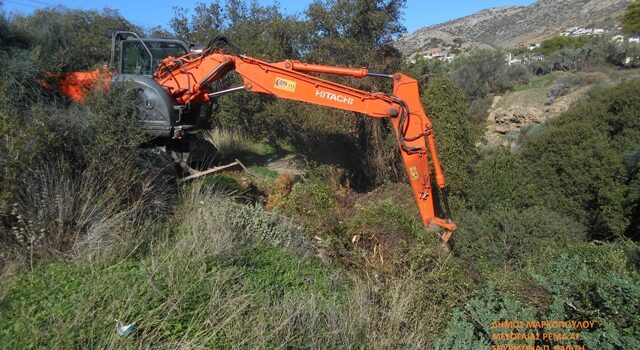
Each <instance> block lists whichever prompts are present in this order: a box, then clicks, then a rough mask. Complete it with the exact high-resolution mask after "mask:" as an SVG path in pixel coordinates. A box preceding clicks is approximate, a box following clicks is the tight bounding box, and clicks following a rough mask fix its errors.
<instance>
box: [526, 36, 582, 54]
mask: <svg viewBox="0 0 640 350" xmlns="http://www.w3.org/2000/svg"><path fill="white" fill-rule="evenodd" d="M588 41H589V38H588V37H586V36H579V37H573V36H554V37H553V38H550V39H547V40H544V41H543V42H542V43H540V47H539V48H537V49H535V52H537V53H540V54H542V55H545V56H549V55H552V54H553V53H555V52H557V51H559V50H561V49H567V48H569V49H577V48H580V47H582V46H584V45H585V44H587V42H588Z"/></svg>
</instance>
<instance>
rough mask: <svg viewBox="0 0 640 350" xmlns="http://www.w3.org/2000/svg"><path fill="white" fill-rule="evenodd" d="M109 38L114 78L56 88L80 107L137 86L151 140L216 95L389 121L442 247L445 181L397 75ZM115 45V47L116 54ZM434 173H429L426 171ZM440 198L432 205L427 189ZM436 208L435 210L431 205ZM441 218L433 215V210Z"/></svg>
mask: <svg viewBox="0 0 640 350" xmlns="http://www.w3.org/2000/svg"><path fill="white" fill-rule="evenodd" d="M111 36H112V63H113V61H114V55H115V54H114V53H115V52H116V51H118V52H119V62H118V63H117V65H115V66H117V73H113V72H111V71H110V70H108V69H106V68H105V69H104V70H97V71H94V72H85V73H83V72H75V73H71V74H69V75H67V76H65V77H63V78H62V79H61V80H60V89H61V91H62V92H63V93H64V94H65V95H67V96H68V97H69V98H70V99H71V100H73V101H76V102H79V103H81V102H82V100H83V99H84V97H85V95H86V94H87V93H88V91H89V90H92V89H94V88H95V87H96V86H100V85H102V86H103V87H105V88H108V87H109V86H111V85H113V84H117V83H121V82H132V83H134V84H136V88H137V89H138V95H139V98H140V104H139V106H138V116H137V118H138V120H139V121H141V122H142V123H143V124H144V125H145V126H146V129H147V131H148V133H149V134H150V135H152V136H154V137H156V138H158V139H164V140H174V141H175V140H181V139H185V138H186V137H188V135H189V134H190V133H192V132H193V131H194V130H197V129H198V121H197V120H198V117H199V116H200V115H201V114H202V111H203V110H204V109H206V106H208V105H210V104H211V102H212V101H213V100H215V99H216V98H217V97H218V96H221V95H225V94H230V93H234V92H240V91H245V92H251V93H260V94H269V95H273V96H277V97H279V98H284V99H289V100H296V101H301V102H306V103H311V104H316V105H322V106H327V107H333V108H338V109H342V110H347V111H353V112H358V113H362V114H365V115H367V116H369V117H373V118H388V119H390V120H391V124H392V125H393V129H394V131H395V135H396V140H397V142H398V145H399V149H400V152H401V154H402V159H403V161H404V165H405V167H406V170H407V175H408V178H409V182H410V184H411V187H412V189H413V194H414V197H415V200H416V202H417V204H418V207H419V209H420V215H421V217H422V222H423V223H424V225H425V226H426V227H427V228H432V227H433V226H434V225H435V226H437V227H440V228H441V229H442V230H443V231H442V232H443V233H442V234H441V235H440V237H441V239H442V241H444V242H445V243H446V242H447V241H448V240H449V238H450V237H451V235H452V233H453V231H454V230H455V229H456V225H455V224H454V223H453V222H452V220H451V216H450V210H449V205H448V202H447V196H446V182H445V177H444V174H443V171H442V166H441V164H440V160H439V158H438V153H437V151H436V142H435V137H434V133H433V126H432V124H431V121H430V120H429V117H428V116H427V114H426V113H425V111H424V109H423V108H422V105H421V103H420V96H419V91H418V82H417V81H416V80H415V79H413V78H411V77H409V76H406V75H404V74H402V73H395V74H386V73H374V72H369V71H368V70H367V68H343V67H333V66H324V65H316V64H309V63H304V62H300V61H295V60H286V61H282V62H265V61H262V60H259V59H256V58H252V57H249V56H247V55H244V54H242V53H241V52H240V51H239V50H238V49H237V48H236V47H235V46H233V44H231V43H230V42H229V41H228V40H227V39H226V38H224V37H217V38H215V39H213V40H211V41H210V42H209V44H208V45H207V46H206V47H204V48H202V49H199V50H191V51H188V50H189V48H188V46H187V44H186V43H182V42H180V41H172V40H167V39H164V40H163V39H141V38H140V37H138V36H137V35H136V34H135V33H132V32H125V31H118V32H113V33H112V34H111ZM116 42H118V43H119V46H118V47H116ZM230 72H235V73H237V74H238V75H239V76H240V77H241V78H242V84H241V85H239V86H236V87H231V88H224V89H220V90H216V89H214V88H213V87H214V86H216V85H217V84H214V83H215V82H217V81H220V80H221V79H223V77H225V76H226V75H227V74H229V73H230ZM309 73H321V74H325V75H340V76H349V77H355V78H364V77H380V78H386V79H391V80H392V81H393V93H392V94H385V93H374V92H366V91H362V90H358V89H355V88H351V87H348V86H345V85H342V84H338V83H336V82H332V81H329V80H325V79H321V78H319V77H316V76H313V75H310V74H309ZM432 168H433V173H432V171H431V169H432ZM432 174H435V186H436V187H437V191H438V192H439V196H438V197H439V199H437V198H436V197H435V196H434V195H435V193H434V192H435V191H434V184H433V183H432ZM439 202H440V203H441V204H442V206H440V205H438V204H439ZM440 207H441V208H442V210H441V211H443V212H444V215H442V216H438V215H437V214H436V208H440Z"/></svg>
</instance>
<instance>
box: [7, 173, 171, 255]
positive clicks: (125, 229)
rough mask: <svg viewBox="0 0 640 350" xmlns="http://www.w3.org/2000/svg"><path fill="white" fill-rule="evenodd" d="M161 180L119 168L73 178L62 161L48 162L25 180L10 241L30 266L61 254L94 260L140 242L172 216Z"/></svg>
mask: <svg viewBox="0 0 640 350" xmlns="http://www.w3.org/2000/svg"><path fill="white" fill-rule="evenodd" d="M155 180H156V179H155V178H153V177H147V176H144V175H142V174H139V173H137V172H136V171H134V170H133V169H131V167H118V166H117V165H116V164H112V168H111V169H103V168H102V169H101V168H95V167H90V168H88V169H86V170H85V171H83V172H82V173H80V174H73V171H72V170H71V169H69V168H68V167H66V166H65V165H64V164H62V163H61V162H44V163H42V165H41V166H40V167H38V168H36V169H32V170H31V171H30V173H29V174H26V176H24V178H23V180H22V184H21V186H20V190H19V192H18V193H17V196H16V202H15V203H14V205H13V209H12V213H11V215H12V217H13V227H12V229H11V233H10V234H9V235H10V236H9V237H4V240H5V241H8V242H9V243H13V245H14V247H16V249H19V250H20V249H22V250H23V251H25V253H26V254H28V256H29V259H28V260H29V261H30V262H31V261H32V260H33V259H34V258H38V257H48V256H55V255H63V256H66V257H73V258H80V257H82V258H87V259H91V258H93V257H94V256H96V255H97V254H99V253H101V252H104V251H106V250H108V248H109V247H111V246H113V245H114V244H120V243H121V242H128V241H131V240H133V241H135V237H136V236H137V235H138V234H139V233H141V232H145V231H147V230H148V229H149V228H150V226H151V225H152V224H153V221H154V220H155V219H157V218H158V217H161V216H163V215H166V214H167V212H168V200H167V198H166V196H167V193H166V192H164V190H163V189H160V188H158V185H159V184H158V183H155V182H156V181H155ZM129 243H133V242H129Z"/></svg>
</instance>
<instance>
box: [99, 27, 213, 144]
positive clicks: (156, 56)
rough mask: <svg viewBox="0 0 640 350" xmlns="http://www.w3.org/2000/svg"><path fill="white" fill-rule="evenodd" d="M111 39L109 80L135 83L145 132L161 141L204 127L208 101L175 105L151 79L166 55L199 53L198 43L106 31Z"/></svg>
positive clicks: (127, 32)
mask: <svg viewBox="0 0 640 350" xmlns="http://www.w3.org/2000/svg"><path fill="white" fill-rule="evenodd" d="M107 35H108V36H109V37H110V38H111V63H110V67H111V69H112V71H114V72H115V73H116V74H113V75H112V76H111V78H110V79H111V83H122V82H130V83H135V84H136V85H137V86H138V90H139V93H138V94H139V96H140V99H141V103H140V106H139V108H138V119H139V121H140V122H142V124H143V125H144V128H145V130H146V132H147V134H148V135H150V136H152V137H154V138H155V139H156V141H158V142H160V143H166V142H172V141H171V140H175V139H181V138H183V137H185V136H186V135H187V134H188V132H189V131H191V130H200V129H206V128H207V126H208V120H209V117H210V114H211V106H210V104H202V105H200V104H198V105H189V106H187V108H185V106H175V105H174V103H173V101H172V100H171V99H170V97H169V94H168V93H167V91H165V90H164V89H163V88H162V87H161V86H160V85H158V83H157V82H156V81H155V80H154V79H153V73H154V72H155V71H156V69H157V68H158V65H159V64H160V62H162V61H163V60H164V59H165V58H167V57H175V58H177V57H182V56H184V55H186V54H193V55H197V54H198V50H197V49H198V46H197V45H195V44H190V43H187V42H185V41H182V40H178V39H157V38H141V37H140V36H139V35H138V34H136V33H135V32H130V31H114V30H111V31H108V32H107Z"/></svg>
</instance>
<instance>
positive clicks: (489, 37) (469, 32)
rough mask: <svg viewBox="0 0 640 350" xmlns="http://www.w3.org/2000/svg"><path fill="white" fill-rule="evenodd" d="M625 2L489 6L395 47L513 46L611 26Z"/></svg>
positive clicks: (544, 0) (558, 0)
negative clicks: (568, 31) (436, 44)
mask: <svg viewBox="0 0 640 350" xmlns="http://www.w3.org/2000/svg"><path fill="white" fill-rule="evenodd" d="M628 3H629V0H540V1H537V2H536V3H534V4H532V5H529V6H513V7H499V8H492V9H487V10H483V11H480V12H477V13H475V14H473V15H470V16H467V17H462V18H459V19H455V20H452V21H448V22H445V23H441V24H437V25H433V26H429V27H424V28H421V29H419V30H417V31H416V32H414V33H410V34H408V35H406V36H404V37H402V38H400V40H398V41H397V43H396V47H397V48H398V49H399V50H400V51H401V52H402V53H403V54H405V55H410V54H412V53H415V52H421V51H424V50H425V49H429V48H431V47H430V46H431V45H430V43H432V42H433V40H432V39H433V38H437V39H441V40H444V42H445V43H450V42H452V41H453V38H457V39H458V41H459V42H460V41H463V42H466V43H468V44H469V46H482V45H490V46H494V47H505V48H506V47H514V46H518V45H521V44H526V43H529V42H533V41H538V40H540V39H543V38H546V37H549V36H552V35H556V34H559V33H561V32H563V31H564V30H566V29H567V28H570V27H578V26H581V27H595V26H599V27H611V28H614V27H615V26H616V25H617V24H616V21H617V18H618V17H619V16H620V15H621V14H622V13H623V12H624V10H625V9H626V7H627V5H628ZM443 37H446V38H443ZM447 39H450V40H447Z"/></svg>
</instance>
